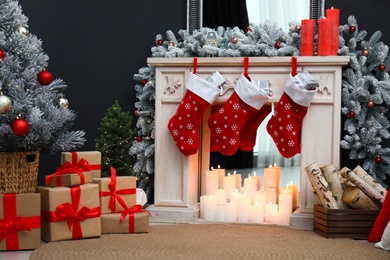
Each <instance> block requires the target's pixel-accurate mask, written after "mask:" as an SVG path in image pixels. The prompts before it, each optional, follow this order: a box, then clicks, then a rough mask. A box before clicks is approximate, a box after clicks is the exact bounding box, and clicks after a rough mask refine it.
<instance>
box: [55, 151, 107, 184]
mask: <svg viewBox="0 0 390 260" xmlns="http://www.w3.org/2000/svg"><path fill="white" fill-rule="evenodd" d="M82 159H84V160H85V161H87V162H88V168H89V169H90V172H91V173H92V178H100V177H101V163H102V154H101V153H100V152H99V151H80V152H79V151H76V152H62V153H61V164H65V163H66V162H69V163H71V164H72V165H77V164H79V163H80V160H82Z"/></svg>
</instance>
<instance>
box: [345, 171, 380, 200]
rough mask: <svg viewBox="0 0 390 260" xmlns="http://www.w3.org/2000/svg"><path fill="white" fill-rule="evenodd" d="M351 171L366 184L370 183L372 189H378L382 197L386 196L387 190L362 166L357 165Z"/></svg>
mask: <svg viewBox="0 0 390 260" xmlns="http://www.w3.org/2000/svg"><path fill="white" fill-rule="evenodd" d="M352 171H353V172H354V173H356V175H357V176H359V177H360V178H361V179H362V180H363V181H365V182H367V183H368V185H370V186H371V187H372V188H373V189H375V190H376V191H378V192H379V193H380V194H381V195H382V196H383V197H386V194H387V190H386V189H385V188H384V187H383V186H382V185H381V184H379V183H378V182H377V181H376V180H374V178H372V177H371V175H369V174H368V173H367V172H366V171H365V170H364V169H363V168H362V167H360V166H359V165H358V166H356V167H355V169H353V170H352Z"/></svg>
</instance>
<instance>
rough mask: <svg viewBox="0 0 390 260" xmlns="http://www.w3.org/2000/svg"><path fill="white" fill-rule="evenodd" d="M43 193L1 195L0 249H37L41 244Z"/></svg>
mask: <svg viewBox="0 0 390 260" xmlns="http://www.w3.org/2000/svg"><path fill="white" fill-rule="evenodd" d="M40 200H41V195H40V194H39V193H23V194H2V195H0V250H25V249H36V248H39V247H40V246H41V217H40V215H41V207H40Z"/></svg>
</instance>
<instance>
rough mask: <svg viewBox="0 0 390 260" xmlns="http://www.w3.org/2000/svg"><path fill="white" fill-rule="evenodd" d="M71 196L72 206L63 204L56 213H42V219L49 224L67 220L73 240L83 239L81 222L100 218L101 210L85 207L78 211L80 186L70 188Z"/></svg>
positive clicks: (57, 208)
mask: <svg viewBox="0 0 390 260" xmlns="http://www.w3.org/2000/svg"><path fill="white" fill-rule="evenodd" d="M70 194H71V198H72V204H70V203H63V204H61V205H59V206H57V207H56V211H54V212H42V218H43V220H45V221H49V222H59V221H65V220H66V221H67V224H68V228H69V230H72V238H73V239H77V238H82V237H83V232H82V229H81V225H80V222H81V221H84V220H86V219H87V218H95V217H99V216H100V208H99V207H96V208H92V209H91V208H88V207H86V206H84V207H82V208H81V209H80V210H78V208H79V203H80V194H81V189H80V186H74V187H72V188H70ZM72 226H73V228H72Z"/></svg>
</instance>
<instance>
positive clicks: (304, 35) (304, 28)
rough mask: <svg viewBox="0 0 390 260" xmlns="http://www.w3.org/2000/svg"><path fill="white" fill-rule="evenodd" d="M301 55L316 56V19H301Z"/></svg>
mask: <svg viewBox="0 0 390 260" xmlns="http://www.w3.org/2000/svg"><path fill="white" fill-rule="evenodd" d="M301 56H314V20H313V19H305V20H302V21H301Z"/></svg>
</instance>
